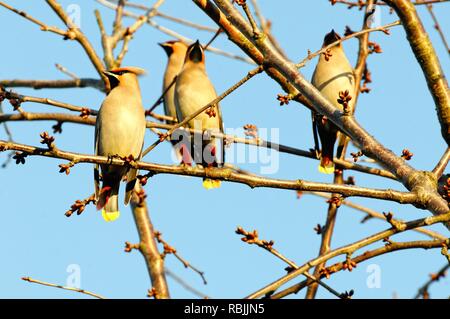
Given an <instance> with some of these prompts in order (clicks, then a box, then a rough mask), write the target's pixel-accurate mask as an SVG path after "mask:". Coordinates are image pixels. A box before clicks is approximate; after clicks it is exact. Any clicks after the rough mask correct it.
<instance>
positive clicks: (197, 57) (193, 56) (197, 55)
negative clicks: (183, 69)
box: [185, 40, 205, 64]
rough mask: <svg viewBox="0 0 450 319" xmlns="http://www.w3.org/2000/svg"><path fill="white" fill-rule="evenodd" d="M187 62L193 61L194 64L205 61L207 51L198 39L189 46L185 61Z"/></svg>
mask: <svg viewBox="0 0 450 319" xmlns="http://www.w3.org/2000/svg"><path fill="white" fill-rule="evenodd" d="M187 62H191V63H194V64H204V63H205V52H204V51H203V47H202V45H201V44H200V42H199V41H198V40H197V41H196V42H195V43H193V44H191V45H190V46H189V47H188V49H187V52H186V59H185V63H187Z"/></svg>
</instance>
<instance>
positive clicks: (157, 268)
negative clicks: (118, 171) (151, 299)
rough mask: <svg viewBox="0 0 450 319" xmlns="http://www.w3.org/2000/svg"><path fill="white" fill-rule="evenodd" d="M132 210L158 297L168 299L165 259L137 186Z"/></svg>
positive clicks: (140, 246)
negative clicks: (159, 249)
mask: <svg viewBox="0 0 450 319" xmlns="http://www.w3.org/2000/svg"><path fill="white" fill-rule="evenodd" d="M131 211H132V212H133V217H134V220H135V223H136V226H137V230H138V233H139V239H140V242H139V251H140V252H141V254H142V255H143V256H144V259H145V262H146V264H147V269H148V273H149V275H150V279H151V282H152V288H153V289H154V291H155V293H156V295H155V298H157V299H168V298H170V295H169V288H168V286H167V282H166V276H165V271H164V259H163V258H162V257H161V255H160V253H159V251H158V247H157V244H156V240H155V232H154V229H153V225H152V223H151V221H150V216H149V212H148V206H147V202H146V201H145V195H144V194H143V189H142V187H141V186H140V185H139V183H138V185H137V186H136V189H135V192H133V196H132V198H131Z"/></svg>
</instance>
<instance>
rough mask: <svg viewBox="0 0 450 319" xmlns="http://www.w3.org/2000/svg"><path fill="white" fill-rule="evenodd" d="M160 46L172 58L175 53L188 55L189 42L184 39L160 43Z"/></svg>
mask: <svg viewBox="0 0 450 319" xmlns="http://www.w3.org/2000/svg"><path fill="white" fill-rule="evenodd" d="M158 44H159V46H160V47H162V48H163V49H164V51H165V52H166V54H167V56H168V57H169V58H170V57H171V56H172V55H173V54H175V55H181V56H183V57H184V56H185V55H186V50H187V47H188V46H187V44H186V43H184V42H182V41H166V42H162V43H158Z"/></svg>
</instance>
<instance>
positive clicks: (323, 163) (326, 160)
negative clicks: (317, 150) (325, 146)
mask: <svg viewBox="0 0 450 319" xmlns="http://www.w3.org/2000/svg"><path fill="white" fill-rule="evenodd" d="M318 170H319V172H321V173H323V174H333V173H334V163H333V161H332V160H331V158H330V157H328V156H323V155H322V157H321V159H320V164H319V167H318Z"/></svg>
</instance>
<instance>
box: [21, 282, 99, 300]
mask: <svg viewBox="0 0 450 319" xmlns="http://www.w3.org/2000/svg"><path fill="white" fill-rule="evenodd" d="M22 280H24V281H28V282H31V283H33V284H38V285H42V286H48V287H54V288H59V289H63V290H70V291H75V292H79V293H81V294H83V295H88V296H91V297H95V298H97V299H105V297H103V296H100V295H99V294H95V293H93V292H90V291H87V290H84V289H80V288H75V287H67V286H62V285H57V284H52V283H49V282H45V281H41V280H37V279H33V278H30V277H23V278H22Z"/></svg>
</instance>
